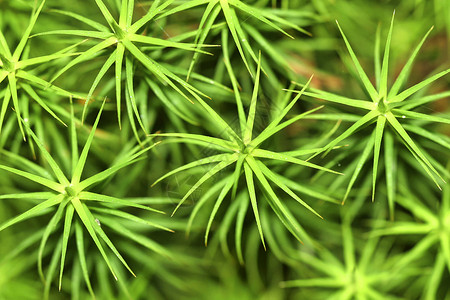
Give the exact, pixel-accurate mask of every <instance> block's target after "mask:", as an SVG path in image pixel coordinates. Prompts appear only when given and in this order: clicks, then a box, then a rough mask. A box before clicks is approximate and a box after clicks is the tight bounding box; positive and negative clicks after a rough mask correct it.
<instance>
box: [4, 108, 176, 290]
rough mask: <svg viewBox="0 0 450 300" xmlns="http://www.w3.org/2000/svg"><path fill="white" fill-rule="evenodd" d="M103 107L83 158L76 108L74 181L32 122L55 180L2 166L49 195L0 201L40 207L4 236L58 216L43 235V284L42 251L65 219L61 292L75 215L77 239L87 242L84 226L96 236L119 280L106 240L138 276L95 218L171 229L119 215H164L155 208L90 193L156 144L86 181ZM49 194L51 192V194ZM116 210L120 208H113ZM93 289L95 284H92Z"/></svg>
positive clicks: (15, 220) (40, 172)
mask: <svg viewBox="0 0 450 300" xmlns="http://www.w3.org/2000/svg"><path fill="white" fill-rule="evenodd" d="M102 109H103V106H102V108H101V109H100V112H99V114H98V116H97V118H96V120H95V123H94V125H93V127H92V129H91V132H90V134H89V137H88V139H87V141H86V144H85V145H84V147H83V150H82V152H81V153H80V155H79V154H78V153H79V152H78V139H77V134H76V129H75V119H74V116H73V108H72V118H71V120H70V121H71V132H70V135H71V143H70V144H71V151H72V156H71V170H70V178H71V179H70V180H69V179H68V178H67V177H66V175H65V174H64V172H63V170H62V169H61V168H60V167H59V166H58V164H57V163H56V161H55V160H54V159H53V158H52V156H51V154H50V153H49V152H48V151H47V150H46V149H45V146H44V145H43V144H42V142H41V141H40V140H39V139H38V138H37V136H36V135H35V134H34V133H33V132H32V131H31V129H30V128H29V127H28V124H27V122H28V121H23V123H24V126H25V129H26V130H27V132H28V133H29V134H30V136H31V137H32V138H33V140H34V141H35V142H36V145H37V146H38V148H39V150H40V151H41V154H42V156H43V157H44V159H45V160H46V162H47V163H48V165H49V166H50V168H51V170H52V172H53V175H49V172H48V171H47V170H45V169H43V168H41V167H39V166H38V165H35V168H34V169H35V170H36V171H38V174H34V173H32V172H29V171H24V170H20V169H17V168H14V167H10V166H8V165H4V164H2V165H0V169H2V170H5V171H8V172H10V173H12V174H15V175H18V176H21V177H23V178H25V179H28V180H30V181H33V182H35V183H37V184H38V185H40V186H42V187H44V188H45V189H44V190H47V191H45V192H32V193H15V194H7V195H2V196H0V199H2V200H3V199H27V200H37V202H38V204H37V205H35V206H33V207H32V208H30V209H28V210H26V211H25V212H23V213H21V214H20V215H18V216H16V217H14V218H11V219H10V220H8V221H6V222H4V223H3V224H2V225H1V226H0V231H3V230H5V229H7V228H9V227H10V226H12V225H14V224H17V223H19V222H22V221H25V220H27V219H29V218H31V217H35V216H38V215H41V214H47V213H49V212H53V216H52V217H51V219H50V221H49V223H48V225H47V227H46V229H45V231H44V234H43V236H42V240H41V244H40V248H39V253H38V256H39V260H38V266H39V272H40V274H41V277H42V279H43V280H44V281H45V279H44V274H43V270H42V256H43V252H44V250H45V246H46V243H47V240H48V238H49V236H50V235H51V233H52V232H53V231H54V230H55V228H56V227H57V226H58V225H59V224H60V223H62V220H63V219H64V222H63V223H64V225H63V226H62V227H63V234H62V240H60V243H59V246H58V247H59V248H61V249H60V255H61V263H60V266H61V268H60V280H59V282H60V283H59V286H60V289H61V284H62V274H63V270H64V262H65V258H66V254H67V247H68V242H69V238H70V236H71V227H72V224H73V222H74V215H75V213H76V216H77V217H78V218H77V219H76V220H75V222H76V225H75V226H76V227H77V228H76V230H75V231H76V235H77V239H78V240H79V242H82V240H83V238H82V236H80V234H82V231H81V224H83V225H84V227H85V229H86V230H87V231H88V233H89V235H90V236H91V238H92V240H93V241H94V243H95V245H96V246H97V247H98V249H99V251H100V253H101V254H102V257H103V259H104V260H105V262H106V263H107V265H108V267H109V269H110V270H111V272H112V274H113V275H114V277H115V278H116V280H117V277H116V274H115V272H114V270H113V268H112V265H111V264H110V261H109V258H108V256H107V255H106V252H105V250H104V246H102V243H101V242H100V241H101V240H102V241H103V242H105V243H106V244H107V246H108V247H109V248H110V249H111V250H112V251H113V252H114V253H115V255H116V256H117V257H119V259H120V261H121V262H122V263H123V264H124V265H125V266H126V268H127V269H128V270H129V271H130V272H131V273H132V274H133V275H134V273H133V272H132V271H131V269H130V268H129V266H128V265H127V263H126V262H125V260H124V259H123V257H122V256H121V254H120V253H119V252H118V250H117V248H116V247H115V246H114V244H113V243H112V242H111V240H110V239H109V238H108V237H107V235H106V234H105V232H104V231H103V229H102V227H101V226H100V223H99V221H98V220H99V219H98V218H100V219H101V217H98V218H96V217H94V215H97V213H98V215H99V216H100V215H106V216H108V215H109V216H116V217H121V218H125V219H129V220H132V221H135V222H141V223H145V224H148V225H150V226H156V227H159V228H161V229H164V230H169V229H167V228H166V227H163V226H159V225H156V224H154V223H152V222H151V221H147V220H145V219H141V218H139V217H136V216H133V215H131V214H129V213H127V212H122V211H120V210H117V207H135V208H140V209H144V210H148V211H154V212H161V211H157V210H154V209H151V208H149V207H147V206H144V205H140V204H137V203H134V202H132V201H127V200H123V199H120V198H116V197H111V196H107V195H103V194H98V193H93V192H89V189H90V188H91V187H92V186H94V185H96V184H98V183H99V182H101V181H103V180H105V179H107V178H108V177H111V176H113V175H114V174H115V173H116V172H118V171H119V170H120V169H122V168H124V167H126V166H128V165H130V164H132V163H134V162H136V161H137V160H139V159H140V158H139V157H140V156H141V155H142V154H144V153H145V152H147V151H148V150H149V149H151V148H152V147H153V146H154V145H151V146H149V147H147V148H144V149H142V150H140V149H139V148H138V147H135V148H134V149H132V150H131V151H130V152H129V153H128V154H127V155H126V156H125V157H123V158H122V159H121V160H120V161H117V162H116V163H115V164H114V165H112V166H111V167H110V168H108V169H106V170H105V171H102V172H99V173H97V174H95V175H92V176H90V177H88V178H85V179H83V180H81V176H82V174H83V169H84V168H85V165H86V160H87V156H88V153H89V149H90V148H91V144H92V141H93V139H94V135H95V131H96V128H97V125H98V123H99V121H100V115H101V112H102ZM3 156H5V157H10V158H11V157H12V158H13V160H14V159H16V160H17V161H21V163H22V164H24V165H33V163H32V162H26V161H25V162H24V161H23V158H20V157H17V156H16V155H15V154H13V153H10V152H6V151H4V152H3ZM48 190H50V191H48ZM89 203H98V204H100V206H104V207H103V208H102V207H97V208H96V207H95V206H94V207H91V208H90V206H91V204H89ZM115 207H116V209H114V208H115ZM78 250H79V251H80V253H81V254H80V261H81V263H82V265H83V260H84V258H83V257H84V254H82V252H83V251H84V249H83V247H80V248H79V249H78ZM88 278H89V277H87V276H85V279H86V280H88ZM88 286H90V284H89V283H88Z"/></svg>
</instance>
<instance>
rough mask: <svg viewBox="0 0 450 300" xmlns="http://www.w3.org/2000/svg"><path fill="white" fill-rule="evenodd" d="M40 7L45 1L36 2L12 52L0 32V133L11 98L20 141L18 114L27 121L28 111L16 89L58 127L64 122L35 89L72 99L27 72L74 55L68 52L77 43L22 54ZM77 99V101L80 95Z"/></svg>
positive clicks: (63, 91)
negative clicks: (51, 51)
mask: <svg viewBox="0 0 450 300" xmlns="http://www.w3.org/2000/svg"><path fill="white" fill-rule="evenodd" d="M44 4H45V0H43V1H42V2H41V3H40V5H39V7H37V9H35V10H34V11H33V13H32V15H31V17H30V21H29V24H28V26H27V28H26V30H25V32H24V33H23V35H22V37H21V39H20V41H19V43H18V45H17V46H16V48H15V50H14V51H11V50H10V48H9V45H8V42H7V40H6V38H5V36H4V34H3V32H2V30H0V84H1V83H2V82H4V81H5V80H7V85H6V87H5V88H4V89H2V90H1V92H2V93H1V94H3V95H2V96H3V101H2V106H1V111H0V133H1V131H2V127H3V123H4V119H5V115H6V111H7V109H8V106H9V103H10V101H11V99H12V102H13V107H14V111H15V113H16V115H17V119H18V122H19V127H20V130H21V132H22V135H23V137H24V139H25V131H24V130H23V126H22V123H21V121H20V118H21V117H22V111H24V115H23V117H24V118H28V115H27V114H28V108H27V107H24V104H23V103H24V101H19V100H21V99H19V97H20V93H19V92H20V90H22V91H23V94H24V95H25V96H26V97H28V98H30V99H33V100H34V101H36V102H37V103H38V104H39V105H40V106H41V107H42V108H43V109H45V110H46V111H47V112H48V113H49V114H50V115H52V116H53V117H54V118H55V119H56V120H58V121H59V122H61V123H62V124H64V122H63V121H62V120H61V119H60V118H59V117H58V116H57V115H56V114H55V113H54V111H53V110H52V109H51V108H50V107H49V105H48V103H47V101H46V100H45V99H42V98H41V96H40V95H39V94H38V93H37V91H36V89H41V90H44V89H48V90H49V91H52V92H53V93H56V94H58V95H61V96H64V97H71V96H75V95H74V94H73V93H70V92H68V91H65V90H63V89H61V88H58V87H56V86H52V85H50V83H49V82H47V81H45V80H44V79H42V78H40V77H37V76H36V75H35V74H34V73H33V71H32V70H30V68H31V69H32V68H35V67H38V66H41V65H43V64H45V63H48V62H51V61H53V60H55V59H58V58H63V57H67V56H72V55H75V53H70V51H71V50H72V49H73V48H75V47H76V46H78V44H75V45H73V46H70V47H68V48H66V49H63V50H61V51H59V52H57V53H54V54H50V55H45V56H40V57H33V58H28V55H29V51H25V49H26V47H27V43H28V38H29V37H30V34H31V31H32V30H33V27H34V25H35V23H36V21H37V19H38V16H39V13H40V12H41V10H42V7H43V6H44ZM77 97H80V98H81V96H77ZM64 125H65V124H64Z"/></svg>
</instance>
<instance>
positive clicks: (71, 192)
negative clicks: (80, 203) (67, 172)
mask: <svg viewBox="0 0 450 300" xmlns="http://www.w3.org/2000/svg"><path fill="white" fill-rule="evenodd" d="M64 190H65V191H66V194H67V195H69V196H70V197H75V196H77V192H76V191H75V189H74V188H73V186H72V185H71V184H70V185H68V186H66V187H65V188H64Z"/></svg>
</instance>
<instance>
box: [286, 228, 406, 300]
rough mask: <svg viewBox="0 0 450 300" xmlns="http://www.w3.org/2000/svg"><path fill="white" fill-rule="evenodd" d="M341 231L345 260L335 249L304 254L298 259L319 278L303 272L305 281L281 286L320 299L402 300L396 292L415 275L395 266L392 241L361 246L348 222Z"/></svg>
mask: <svg viewBox="0 0 450 300" xmlns="http://www.w3.org/2000/svg"><path fill="white" fill-rule="evenodd" d="M341 232H342V256H343V259H342V258H340V257H339V255H337V254H336V249H333V250H332V251H330V250H328V249H326V248H325V247H321V248H320V250H319V251H317V253H310V252H308V251H302V252H301V253H300V255H299V260H300V261H301V262H302V263H304V264H306V265H308V266H309V267H310V268H311V269H312V270H314V271H315V272H317V277H315V276H314V275H311V274H310V273H308V272H302V273H304V274H303V275H305V274H308V275H306V278H302V279H296V280H289V281H283V282H281V286H282V287H284V288H302V289H308V290H314V291H315V292H314V293H312V294H313V295H315V297H320V298H321V299H336V300H346V299H348V300H351V299H367V300H381V299H403V298H399V297H396V295H395V290H396V288H397V287H398V286H399V285H400V284H401V283H402V282H405V281H406V280H409V278H410V277H411V276H412V274H414V273H412V272H409V270H408V268H406V269H405V268H400V267H398V266H396V261H397V259H398V257H401V256H400V255H397V256H394V255H391V253H390V251H391V249H392V242H391V241H388V240H385V241H383V240H380V238H379V237H371V238H369V239H367V240H365V241H364V242H363V243H362V245H363V246H362V247H360V246H358V245H359V243H361V241H359V239H357V238H356V237H355V236H354V235H353V230H352V227H351V225H350V223H349V222H348V220H347V221H344V222H343V223H342V224H341ZM305 293H306V291H305ZM319 295H320V296H319Z"/></svg>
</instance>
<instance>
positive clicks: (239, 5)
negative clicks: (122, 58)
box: [158, 0, 307, 79]
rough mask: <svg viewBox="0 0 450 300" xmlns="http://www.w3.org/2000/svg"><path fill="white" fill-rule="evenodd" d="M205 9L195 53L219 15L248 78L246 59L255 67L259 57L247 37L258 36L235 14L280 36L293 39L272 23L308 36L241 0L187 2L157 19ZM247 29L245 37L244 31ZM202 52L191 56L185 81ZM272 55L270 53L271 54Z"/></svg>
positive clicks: (297, 28) (297, 27)
mask: <svg viewBox="0 0 450 300" xmlns="http://www.w3.org/2000/svg"><path fill="white" fill-rule="evenodd" d="M203 5H206V8H205V12H204V13H203V16H202V18H201V20H200V24H199V26H198V28H199V30H198V33H197V35H196V37H195V42H194V43H195V44H196V45H197V49H200V48H201V47H203V46H204V43H205V40H206V38H207V37H208V35H209V34H210V32H211V28H212V26H213V25H214V22H215V21H216V19H217V18H218V16H219V14H220V12H222V13H223V15H224V17H225V21H226V24H227V26H228V29H229V30H230V32H231V35H232V37H233V40H234V42H235V44H236V47H237V49H238V51H239V54H240V56H241V58H242V60H243V62H244V64H245V66H246V68H247V70H248V72H249V73H250V74H253V73H252V71H251V68H250V66H249V62H248V60H247V57H246V55H249V56H250V57H251V58H252V59H253V60H254V62H255V63H258V56H257V55H256V53H255V51H254V50H253V48H252V46H251V45H250V43H249V41H248V37H247V35H251V34H252V33H255V32H256V34H257V35H258V33H257V31H256V30H254V29H253V28H252V27H251V26H249V27H245V26H244V23H245V20H241V19H240V18H239V17H238V15H237V14H236V11H241V12H244V13H247V14H249V15H250V16H251V17H253V18H256V19H257V20H259V21H260V22H262V23H263V24H265V25H268V26H270V27H272V28H273V29H275V30H277V31H279V32H281V33H283V34H284V35H286V36H288V37H290V38H292V39H293V37H292V36H291V35H290V34H289V33H287V32H286V31H284V30H283V29H282V28H281V27H280V26H278V25H277V24H275V23H274V22H276V23H278V24H281V25H284V26H286V27H290V28H293V29H295V30H297V31H300V32H303V33H307V32H306V31H305V30H304V29H302V28H300V27H299V26H297V25H296V24H294V23H292V22H289V21H287V20H285V19H283V18H281V17H279V16H278V15H277V14H275V13H273V12H271V11H270V10H264V9H260V8H258V7H256V6H255V5H249V4H247V3H245V2H244V1H241V0H189V1H186V2H185V3H183V4H181V5H177V6H176V7H174V8H172V9H169V10H168V11H166V12H164V13H163V14H162V15H161V16H159V17H158V18H163V17H167V16H169V15H172V14H174V13H178V12H184V11H186V10H188V9H191V8H194V7H197V6H203ZM248 29H250V31H249V32H248V33H246V32H245V31H246V30H248ZM258 38H259V41H261V40H262V37H260V36H258ZM266 47H269V45H266ZM200 53H201V52H199V51H197V52H195V53H194V57H193V59H192V62H191V65H190V67H189V73H188V79H189V75H190V73H191V72H192V70H193V68H194V64H195V62H196V61H197V59H198V56H199V54H200ZM272 53H273V51H272ZM274 54H275V56H277V54H276V53H274Z"/></svg>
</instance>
